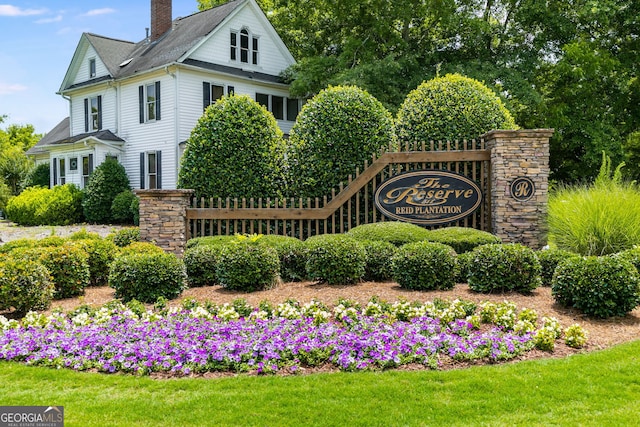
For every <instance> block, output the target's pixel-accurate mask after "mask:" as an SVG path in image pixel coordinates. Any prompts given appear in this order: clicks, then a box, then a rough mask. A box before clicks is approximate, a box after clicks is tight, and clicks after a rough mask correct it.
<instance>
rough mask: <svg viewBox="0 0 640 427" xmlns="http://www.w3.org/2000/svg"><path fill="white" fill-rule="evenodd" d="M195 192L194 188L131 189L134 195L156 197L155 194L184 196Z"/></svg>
mask: <svg viewBox="0 0 640 427" xmlns="http://www.w3.org/2000/svg"><path fill="white" fill-rule="evenodd" d="M194 192H195V190H189V189H177V190H162V189H160V190H148V189H139V190H133V193H134V194H135V195H136V196H142V197H145V196H146V197H157V196H163V197H176V196H178V197H184V196H191V195H192V194H193V193H194Z"/></svg>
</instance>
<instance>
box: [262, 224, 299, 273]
mask: <svg viewBox="0 0 640 427" xmlns="http://www.w3.org/2000/svg"><path fill="white" fill-rule="evenodd" d="M258 243H259V244H263V245H267V246H269V247H271V248H273V249H275V251H276V252H277V254H278V258H279V259H280V279H282V281H283V282H296V281H300V280H304V279H305V278H306V277H307V267H306V264H307V254H306V246H305V244H304V242H303V241H302V240H300V239H296V238H295V237H290V236H278V235H275V234H270V235H267V236H262V237H261V238H260V239H259V240H258Z"/></svg>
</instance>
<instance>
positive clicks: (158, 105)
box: [156, 82, 160, 120]
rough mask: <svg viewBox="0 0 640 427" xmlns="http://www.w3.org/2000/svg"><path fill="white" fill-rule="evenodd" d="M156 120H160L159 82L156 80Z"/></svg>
mask: <svg viewBox="0 0 640 427" xmlns="http://www.w3.org/2000/svg"><path fill="white" fill-rule="evenodd" d="M156 120H160V82H156Z"/></svg>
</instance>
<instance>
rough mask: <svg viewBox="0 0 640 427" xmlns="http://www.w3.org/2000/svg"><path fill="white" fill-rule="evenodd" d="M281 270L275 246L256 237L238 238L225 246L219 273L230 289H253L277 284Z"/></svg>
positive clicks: (220, 278) (248, 290) (222, 251)
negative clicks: (248, 238)
mask: <svg viewBox="0 0 640 427" xmlns="http://www.w3.org/2000/svg"><path fill="white" fill-rule="evenodd" d="M279 270H280V261H279V259H278V254H277V252H276V251H275V249H273V248H270V247H269V246H267V245H261V244H258V243H256V242H254V241H237V242H235V243H231V244H228V245H225V246H223V247H222V250H221V252H220V259H219V262H218V267H217V269H216V274H217V277H218V281H219V282H220V284H221V285H222V286H224V287H225V288H227V289H233V290H238V291H243V292H253V291H258V290H262V289H268V288H271V287H273V286H275V285H276V284H277V281H278V272H279Z"/></svg>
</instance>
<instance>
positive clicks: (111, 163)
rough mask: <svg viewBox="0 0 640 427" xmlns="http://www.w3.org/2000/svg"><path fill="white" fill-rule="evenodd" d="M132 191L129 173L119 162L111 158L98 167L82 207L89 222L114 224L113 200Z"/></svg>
mask: <svg viewBox="0 0 640 427" xmlns="http://www.w3.org/2000/svg"><path fill="white" fill-rule="evenodd" d="M130 189H131V187H130V186H129V177H128V176H127V172H126V171H125V169H124V166H122V165H121V164H120V163H118V161H117V160H115V159H112V158H109V159H107V160H105V161H104V162H103V163H101V164H100V165H98V167H97V168H95V170H94V171H93V172H92V173H91V176H90V177H89V183H88V184H87V186H86V187H85V189H84V199H83V200H82V207H83V209H84V216H85V218H86V219H87V221H89V222H92V223H96V224H109V223H111V222H113V216H112V215H111V205H112V204H113V200H114V199H115V198H116V196H117V195H118V194H120V193H122V192H123V191H125V190H130Z"/></svg>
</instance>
